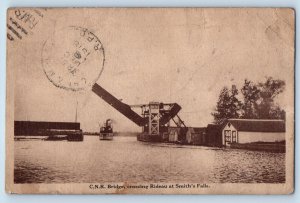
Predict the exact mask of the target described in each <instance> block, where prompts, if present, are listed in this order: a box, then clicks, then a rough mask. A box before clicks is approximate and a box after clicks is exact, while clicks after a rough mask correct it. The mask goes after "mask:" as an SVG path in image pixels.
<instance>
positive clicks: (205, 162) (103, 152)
mask: <svg viewBox="0 0 300 203" xmlns="http://www.w3.org/2000/svg"><path fill="white" fill-rule="evenodd" d="M14 146H15V177H14V180H15V182H16V183H101V182H125V181H130V182H205V183H253V182H256V183H262V182H263V183H283V182H285V154H284V153H269V152H258V151H247V150H235V149H219V148H209V147H202V146H182V145H175V144H165V143H159V144H154V143H144V142H139V141H137V140H136V138H135V137H115V138H114V140H113V141H103V140H102V141H100V140H99V138H98V137H97V136H85V137H84V141H83V142H67V141H43V140H23V141H15V145H14Z"/></svg>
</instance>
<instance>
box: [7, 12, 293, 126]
mask: <svg viewBox="0 0 300 203" xmlns="http://www.w3.org/2000/svg"><path fill="white" fill-rule="evenodd" d="M11 15H13V12H12V13H11ZM293 15H294V13H293V11H292V10H288V9H265V10H264V9H244V10H242V9H183V10H180V9H170V10H168V9H156V10H151V9H143V10H138V9H123V10H118V9H107V10H105V9H103V10H97V9H85V10H80V9H67V10H65V11H62V10H51V9H49V10H47V11H44V17H43V19H41V20H40V21H39V22H38V24H37V25H36V27H35V29H34V30H33V32H32V33H31V34H30V35H29V36H26V38H24V39H22V40H18V41H13V42H8V45H7V47H8V50H7V55H8V60H7V68H8V69H10V70H13V77H12V78H11V79H13V80H14V88H13V94H14V99H15V100H14V104H15V114H14V118H15V120H30V121H64V122H74V121H75V112H76V106H77V103H78V122H80V123H81V127H82V129H83V130H85V131H98V130H99V122H100V123H102V122H104V121H105V120H106V119H107V118H111V119H112V120H113V121H114V127H115V130H116V131H141V128H140V127H138V126H136V125H135V124H134V123H132V122H131V121H130V120H128V119H127V118H126V117H124V116H123V115H121V114H120V113H119V112H117V111H116V110H115V109H113V108H112V107H111V106H109V105H108V104H107V103H105V102H104V101H103V100H102V99H101V98H99V97H98V96H97V95H95V94H94V93H93V92H92V91H91V90H89V89H87V90H84V91H68V90H65V89H62V88H58V87H56V86H54V85H53V84H52V83H51V82H50V81H49V80H48V78H47V77H46V75H45V73H44V71H43V70H44V69H43V68H44V67H43V63H42V59H43V54H42V53H43V51H44V50H43V44H45V42H49V39H51V38H53V36H54V33H55V32H56V31H57V30H63V29H64V28H65V27H68V26H79V27H84V28H87V29H88V30H90V31H91V32H93V33H94V34H95V35H96V36H97V37H98V38H99V39H100V40H101V42H102V44H103V47H104V50H105V64H104V68H103V72H102V74H101V76H100V78H99V79H98V80H97V83H98V84H99V85H101V86H102V87H103V88H105V89H106V90H107V91H109V92H110V93H111V94H113V95H114V96H115V97H117V98H119V99H122V101H123V102H124V103H127V104H147V103H149V102H150V101H158V102H163V103H170V102H171V103H173V102H176V103H178V104H179V105H180V106H181V107H182V110H181V111H180V113H179V115H180V117H181V119H182V120H184V121H185V123H186V124H187V125H188V126H193V127H204V126H206V125H207V124H208V123H211V122H212V121H213V117H212V116H211V112H212V111H213V109H214V107H215V105H216V102H217V99H218V94H219V92H220V90H221V88H222V87H223V86H228V87H230V86H231V85H233V84H235V85H237V87H238V88H241V86H242V84H243V82H244V79H245V78H247V79H249V80H252V81H254V82H258V81H263V80H264V78H265V77H266V76H272V77H274V78H275V79H282V80H285V81H286V84H287V86H286V90H285V92H284V93H283V94H282V95H280V96H279V98H278V100H277V102H278V103H279V104H280V105H281V106H282V107H283V108H284V109H286V111H287V112H288V113H289V112H290V111H289V105H290V100H291V96H292V95H293V91H294V86H293V85H294V84H293V78H294V40H293V38H294V35H293V32H294V22H293ZM68 37H69V36H65V38H63V42H64V41H67V40H68ZM64 48H65V47H64V46H63V44H62V46H61V49H64ZM58 52H59V51H58ZM100 58H101V57H100ZM100 58H99V59H98V58H93V60H96V62H99V61H97V60H100ZM99 63H100V62H99ZM95 64H98V63H95ZM89 68H90V67H89ZM95 69H96V70H99V71H101V70H102V67H100V66H97V67H95ZM93 74H94V73H93ZM291 111H292V110H291ZM137 112H139V109H137Z"/></svg>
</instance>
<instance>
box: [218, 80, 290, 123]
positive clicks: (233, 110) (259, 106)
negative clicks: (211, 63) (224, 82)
mask: <svg viewBox="0 0 300 203" xmlns="http://www.w3.org/2000/svg"><path fill="white" fill-rule="evenodd" d="M284 89H285V82H284V81H283V80H279V79H273V78H272V77H266V79H265V81H264V82H258V83H254V82H252V81H250V80H248V79H245V81H244V84H243V86H242V88H241V89H240V90H239V89H237V87H236V85H232V87H231V88H228V87H223V88H222V90H221V92H220V94H219V99H218V101H217V105H216V107H215V109H214V111H213V112H212V116H213V117H214V122H215V123H217V124H221V123H223V122H224V121H225V120H226V119H229V118H244V119H285V111H284V110H283V109H282V108H281V107H280V106H279V105H278V104H276V103H275V102H274V99H275V98H276V97H277V96H278V95H279V94H280V93H282V92H283V91H284ZM240 93H241V94H242V96H241V97H240V98H242V99H239V98H238V95H239V94H240Z"/></svg>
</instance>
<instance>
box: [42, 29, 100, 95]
mask: <svg viewBox="0 0 300 203" xmlns="http://www.w3.org/2000/svg"><path fill="white" fill-rule="evenodd" d="M104 61H105V52H104V48H103V45H102V43H101V41H100V40H99V39H98V37H97V36H96V35H94V34H93V33H92V32H91V31H89V30H88V29H86V28H81V27H75V26H70V27H67V28H65V29H62V30H58V31H55V32H54V33H53V35H52V37H51V38H49V39H48V40H47V41H46V42H45V43H44V45H43V49H42V67H43V70H44V72H45V74H46V76H47V78H48V79H49V81H51V82H52V83H53V84H54V85H55V86H56V87H59V88H63V89H66V90H72V91H78V90H84V89H89V88H91V87H92V86H93V85H94V83H96V81H97V80H98V79H99V77H100V75H101V73H102V71H103V68H104Z"/></svg>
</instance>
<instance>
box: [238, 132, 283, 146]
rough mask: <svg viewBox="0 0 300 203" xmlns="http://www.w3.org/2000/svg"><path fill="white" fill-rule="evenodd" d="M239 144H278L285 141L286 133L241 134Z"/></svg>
mask: <svg viewBox="0 0 300 203" xmlns="http://www.w3.org/2000/svg"><path fill="white" fill-rule="evenodd" d="M238 136H239V138H238V143H250V142H278V141H284V140H285V133H284V132H279V133H278V132H239V133H238Z"/></svg>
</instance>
